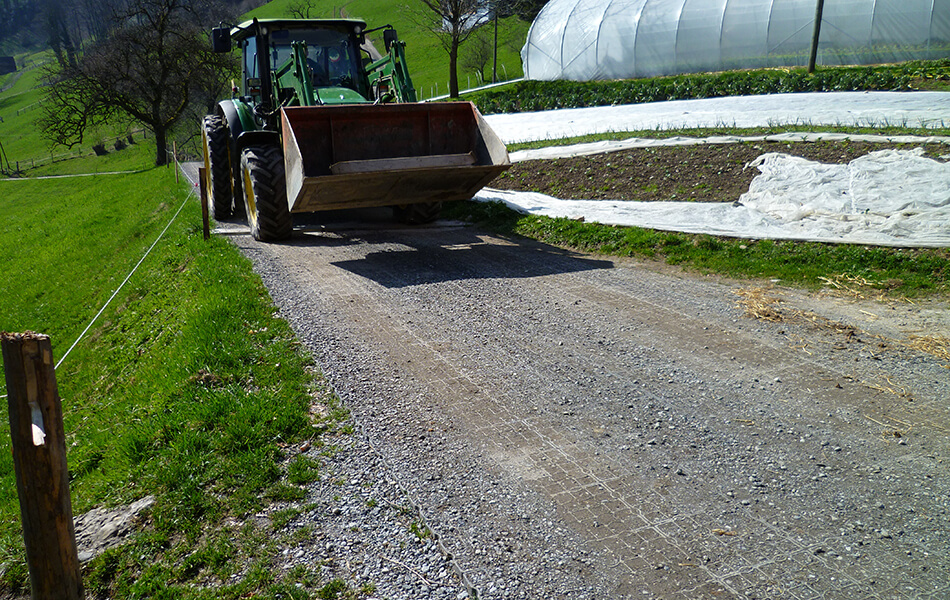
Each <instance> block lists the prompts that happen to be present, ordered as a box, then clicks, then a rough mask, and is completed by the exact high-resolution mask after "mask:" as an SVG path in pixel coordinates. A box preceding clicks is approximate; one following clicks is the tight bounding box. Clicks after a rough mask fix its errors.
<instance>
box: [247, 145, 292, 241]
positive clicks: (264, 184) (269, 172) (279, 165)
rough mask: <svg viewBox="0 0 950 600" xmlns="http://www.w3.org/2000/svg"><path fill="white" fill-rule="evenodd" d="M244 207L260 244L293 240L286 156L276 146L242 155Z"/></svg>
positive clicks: (253, 233)
mask: <svg viewBox="0 0 950 600" xmlns="http://www.w3.org/2000/svg"><path fill="white" fill-rule="evenodd" d="M241 175H242V179H243V184H244V185H243V187H244V207H245V209H246V210H247V224H248V225H249V226H250V227H251V235H252V236H253V237H254V239H255V240H258V241H261V242H274V241H278V240H284V239H287V238H289V237H290V234H291V233H292V232H293V221H292V220H291V218H290V210H289V209H288V207H287V184H286V182H285V181H284V157H283V154H281V152H280V148H278V147H276V146H250V147H248V148H245V149H244V150H243V152H242V153H241Z"/></svg>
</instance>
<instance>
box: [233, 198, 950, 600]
mask: <svg viewBox="0 0 950 600" xmlns="http://www.w3.org/2000/svg"><path fill="white" fill-rule="evenodd" d="M359 219H360V220H359V221H358V222H351V223H347V222H341V223H335V224H330V225H327V226H325V227H321V228H315V229H311V230H310V231H309V232H301V231H298V232H296V233H295V235H294V237H293V239H292V240H291V241H290V242H288V243H283V244H270V245H268V244H260V243H257V242H255V241H253V240H252V239H250V238H249V237H248V236H247V235H243V234H240V233H235V234H233V238H232V239H233V241H234V242H235V243H236V244H237V245H238V246H239V247H240V248H241V249H242V250H243V251H244V253H245V254H246V255H247V256H248V257H250V259H251V260H252V261H253V262H254V265H255V268H256V270H257V272H259V273H260V274H261V276H262V277H263V279H264V282H265V284H266V285H267V287H268V289H269V290H270V293H271V295H272V296H273V298H274V301H275V303H276V305H277V306H278V307H279V310H280V313H281V316H282V317H284V318H286V319H287V320H288V321H289V322H290V323H291V324H292V325H293V327H294V329H295V331H296V332H297V335H298V337H299V339H300V340H301V342H302V343H303V344H305V345H306V347H307V348H308V349H309V350H310V351H311V352H312V353H313V355H314V357H315V360H316V362H317V363H318V364H319V366H320V368H321V369H323V370H324V372H325V373H326V375H327V377H328V378H329V379H330V381H331V382H332V384H333V386H334V388H335V389H336V391H337V392H338V393H339V395H340V396H341V398H342V399H343V401H344V403H345V404H346V406H347V407H348V408H349V409H350V410H351V412H352V420H353V423H354V425H355V430H354V433H353V434H352V435H349V436H343V437H341V438H340V439H339V440H337V444H338V449H337V452H336V453H334V454H332V455H331V456H330V457H325V458H323V460H324V461H325V463H326V466H325V473H326V475H325V476H324V477H323V479H322V480H321V481H320V482H318V483H317V484H315V485H314V487H313V489H312V491H311V497H310V499H309V501H308V504H307V505H306V509H305V510H303V511H302V513H301V515H300V516H299V517H297V518H296V519H294V520H293V521H292V522H291V523H290V524H289V525H288V527H291V528H298V529H300V531H302V532H304V533H302V534H301V535H300V536H299V543H298V544H297V545H295V546H293V547H288V548H287V549H286V550H285V552H284V556H285V557H286V567H287V568H290V567H292V566H293V565H295V564H299V563H305V564H308V565H313V564H321V565H323V569H324V572H325V574H326V575H328V576H334V577H341V578H343V579H345V580H347V581H349V582H351V584H352V585H354V586H358V585H360V584H361V583H372V584H373V586H375V592H373V593H371V594H370V597H379V598H414V599H415V598H453V599H456V598H465V597H468V596H469V595H474V594H477V596H478V598H483V599H487V598H498V599H509V598H532V599H536V598H571V599H583V598H590V599H593V598H683V599H686V598H689V599H696V598H795V599H805V598H934V599H936V598H946V597H950V577H948V573H950V535H948V529H950V527H948V525H950V515H948V508H950V483H948V478H947V463H946V462H945V461H946V460H947V457H948V450H950V440H948V431H950V418H948V416H950V415H948V401H947V398H950V373H948V369H947V365H946V362H947V361H945V360H944V361H942V360H939V359H937V358H935V357H934V356H932V355H929V354H925V353H923V352H920V351H917V350H913V349H910V348H909V347H908V346H906V345H905V344H904V343H902V342H901V340H900V339H894V338H891V337H888V336H885V335H879V334H876V333H875V331H874V330H873V327H872V323H870V320H869V319H865V318H862V317H863V316H865V315H872V313H876V314H881V315H884V314H885V313H887V314H888V315H890V316H891V317H893V318H890V319H887V322H888V323H890V325H891V330H890V331H889V332H897V333H898V334H901V335H905V336H910V335H912V334H913V331H914V330H915V328H919V327H920V326H921V325H920V324H919V323H918V322H917V321H916V315H918V314H919V312H918V311H917V310H916V309H915V311H914V312H906V311H907V308H906V306H904V305H876V306H870V305H868V306H865V305H853V304H849V303H845V302H841V301H838V300H833V299H832V300H829V299H827V298H826V299H823V300H821V301H818V300H817V299H814V298H812V297H811V296H809V295H808V294H801V293H797V292H792V291H787V292H786V291H783V290H781V289H774V290H771V291H770V292H768V293H769V294H773V295H775V296H776V297H779V296H780V297H782V298H783V299H784V300H785V304H783V305H782V306H783V310H785V311H786V315H787V316H788V318H785V319H782V320H780V321H778V322H772V321H766V320H762V319H754V318H750V317H749V316H747V315H746V311H745V310H744V309H743V308H742V307H740V306H739V305H738V303H739V301H740V300H742V297H741V296H739V295H737V294H736V292H737V291H740V288H745V289H748V288H749V287H751V284H749V283H748V282H745V283H735V282H729V281H723V280H721V279H718V278H714V277H702V276H696V275H689V274H684V273H681V272H679V271H678V270H674V269H669V268H661V267H657V266H655V265H648V264H643V263H638V262H635V261H632V260H627V259H623V260H609V259H605V258H602V257H591V256H585V255H577V254H572V253H568V252H564V251H561V250H558V249H554V248H551V247H549V246H545V245H541V244H538V243H535V242H532V241H527V240H522V239H500V238H498V237H493V236H491V235H488V234H485V233H483V232H480V231H478V230H477V229H473V228H470V227H462V226H457V225H455V224H451V223H445V222H440V223H438V224H437V225H436V226H432V227H428V228H421V229H403V228H400V227H398V226H395V225H392V224H391V223H389V222H386V221H383V222H381V223H374V221H373V218H372V217H371V216H369V215H361V216H359ZM918 308H919V307H918ZM931 308H932V310H931V313H932V316H933V321H932V323H938V324H940V326H943V325H945V324H946V314H947V313H946V307H945V306H943V305H939V306H934V307H931ZM821 309H827V310H826V312H825V313H824V314H827V315H828V317H829V318H828V319H826V318H822V317H821V316H820V315H821V314H823V313H820V312H819V313H817V314H816V313H815V311H819V310H821ZM792 316H794V318H792ZM829 319H830V320H829ZM839 319H852V321H854V320H855V319H856V320H857V321H860V322H856V321H854V322H845V323H841V322H839ZM901 319H903V321H901ZM928 322H930V321H928ZM935 326H936V325H935ZM918 333H919V332H918ZM921 335H922V334H921ZM943 335H947V333H946V332H944V333H943ZM907 339H910V337H907ZM905 341H906V340H905ZM318 450H319V449H312V450H310V452H312V453H314V455H315V456H316V455H317V452H318ZM306 526H310V527H309V528H307V527H306Z"/></svg>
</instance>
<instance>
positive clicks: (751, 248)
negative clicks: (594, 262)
mask: <svg viewBox="0 0 950 600" xmlns="http://www.w3.org/2000/svg"><path fill="white" fill-rule="evenodd" d="M444 214H445V216H446V217H448V218H455V219H462V220H466V221H471V222H474V223H477V224H479V225H481V226H483V227H486V228H488V229H489V230H491V231H494V232H495V233H498V234H500V235H521V236H525V237H528V238H532V239H535V240H538V241H541V242H544V243H547V244H552V245H554V246H559V247H562V248H570V249H574V250H579V251H583V252H591V253H594V254H605V255H611V256H636V257H641V258H648V259H652V260H660V261H664V262H666V263H668V264H671V265H680V266H682V267H684V268H687V269H691V270H694V271H698V272H702V273H719V274H723V275H727V276H731V277H741V278H754V279H772V280H781V281H782V282H784V283H786V284H792V285H798V286H802V287H806V288H819V287H820V286H821V285H823V284H824V283H825V281H826V279H828V278H831V279H833V278H835V277H840V276H849V277H860V278H862V279H864V280H866V281H867V282H868V285H869V286H870V287H872V288H875V289H877V290H878V291H879V293H880V294H881V295H882V296H884V295H901V296H907V297H917V296H930V295H937V294H946V293H948V291H950V251H948V250H947V249H943V248H942V249H922V250H920V249H900V248H884V247H876V246H860V245H850V244H821V243H814V242H794V241H773V240H740V239H733V238H721V237H715V236H711V235H697V234H687V233H673V232H666V231H657V230H653V229H642V228H639V227H617V226H611V225H600V224H597V223H586V222H582V221H576V220H573V219H567V218H558V219H552V218H549V217H541V216H535V215H523V214H521V213H518V212H515V211H513V210H511V209H509V208H508V207H507V206H505V205H504V204H502V203H478V202H460V203H454V204H452V205H450V206H447V207H446V210H445V213H444Z"/></svg>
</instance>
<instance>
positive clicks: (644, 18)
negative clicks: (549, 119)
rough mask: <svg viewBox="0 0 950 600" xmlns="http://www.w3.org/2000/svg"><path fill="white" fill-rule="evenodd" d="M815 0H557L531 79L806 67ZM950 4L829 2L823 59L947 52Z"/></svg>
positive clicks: (530, 55)
mask: <svg viewBox="0 0 950 600" xmlns="http://www.w3.org/2000/svg"><path fill="white" fill-rule="evenodd" d="M816 4H817V0H551V1H550V2H549V3H548V4H547V5H546V6H545V7H544V9H542V11H541V12H540V13H539V14H538V16H537V18H536V19H535V21H534V23H533V24H532V26H531V29H530V30H529V32H528V37H527V41H526V43H525V45H524V48H523V49H522V51H521V58H522V62H523V63H524V72H525V77H526V78H528V79H547V80H551V79H573V80H578V81H586V80H593V79H624V78H633V77H653V76H658V75H671V74H677V73H696V72H705V71H723V70H731V69H742V68H760V67H776V66H801V65H805V64H807V63H808V56H809V51H810V47H811V38H812V35H813V30H814V22H815V8H816ZM948 44H950V0H826V1H825V3H824V11H823V16H822V25H821V36H820V44H819V54H818V62H819V64H823V65H862V64H877V63H886V62H899V61H906V60H913V59H929V58H940V57H945V56H947V49H948Z"/></svg>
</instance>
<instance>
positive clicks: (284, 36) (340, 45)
mask: <svg viewBox="0 0 950 600" xmlns="http://www.w3.org/2000/svg"><path fill="white" fill-rule="evenodd" d="M294 41H303V42H306V43H307V67H308V68H309V69H310V74H311V78H312V82H313V85H314V87H327V86H344V87H350V88H353V89H357V88H356V81H357V71H356V70H355V69H354V66H355V65H356V64H357V62H356V59H357V56H356V50H357V48H355V47H354V44H353V43H352V40H351V39H350V36H349V34H348V33H346V32H342V31H337V30H333V29H307V30H303V29H300V30H298V29H292V30H280V31H273V32H271V50H272V52H271V68H273V69H276V68H277V67H279V66H281V65H283V64H285V63H286V62H287V61H288V60H290V58H291V57H292V56H293V51H292V48H291V45H290V43H291V42H294Z"/></svg>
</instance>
